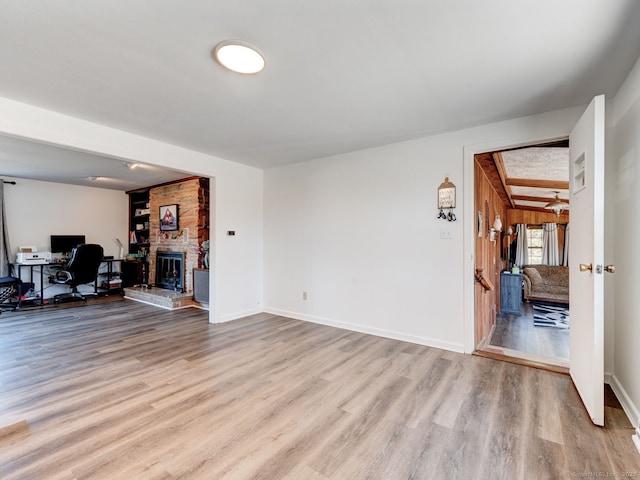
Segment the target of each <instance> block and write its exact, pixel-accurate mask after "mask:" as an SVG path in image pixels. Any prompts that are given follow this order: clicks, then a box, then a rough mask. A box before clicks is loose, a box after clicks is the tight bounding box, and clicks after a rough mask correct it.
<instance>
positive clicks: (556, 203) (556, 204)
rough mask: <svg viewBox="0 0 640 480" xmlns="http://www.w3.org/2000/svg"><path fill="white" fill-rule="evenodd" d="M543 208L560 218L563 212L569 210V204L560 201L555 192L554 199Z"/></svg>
mask: <svg viewBox="0 0 640 480" xmlns="http://www.w3.org/2000/svg"><path fill="white" fill-rule="evenodd" d="M544 208H545V209H546V210H552V211H553V212H555V214H556V215H558V216H560V213H561V212H562V211H564V210H569V204H568V203H567V202H565V201H563V200H560V198H559V197H558V193H557V192H556V198H554V199H553V200H552V201H550V202H549V203H547V204H546V205H545V206H544Z"/></svg>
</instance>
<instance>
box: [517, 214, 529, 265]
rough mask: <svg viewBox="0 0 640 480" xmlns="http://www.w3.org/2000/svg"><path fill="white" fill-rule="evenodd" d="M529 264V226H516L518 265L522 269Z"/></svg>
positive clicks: (522, 224)
mask: <svg viewBox="0 0 640 480" xmlns="http://www.w3.org/2000/svg"><path fill="white" fill-rule="evenodd" d="M528 263H529V248H528V245H527V226H526V225H525V224H524V223H518V224H516V265H518V266H519V267H522V266H523V265H527V264H528Z"/></svg>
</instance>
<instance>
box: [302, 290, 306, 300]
mask: <svg viewBox="0 0 640 480" xmlns="http://www.w3.org/2000/svg"><path fill="white" fill-rule="evenodd" d="M306 299H307V292H302V300H306Z"/></svg>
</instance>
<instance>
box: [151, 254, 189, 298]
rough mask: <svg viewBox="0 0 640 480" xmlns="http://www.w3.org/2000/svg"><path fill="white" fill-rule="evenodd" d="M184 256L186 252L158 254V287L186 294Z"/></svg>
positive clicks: (156, 284)
mask: <svg viewBox="0 0 640 480" xmlns="http://www.w3.org/2000/svg"><path fill="white" fill-rule="evenodd" d="M184 255H185V254H184V252H164V251H160V250H158V251H157V252H156V283H155V286H156V287H158V288H166V289H167V290H175V291H176V292H181V293H182V292H184Z"/></svg>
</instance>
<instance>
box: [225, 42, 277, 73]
mask: <svg viewBox="0 0 640 480" xmlns="http://www.w3.org/2000/svg"><path fill="white" fill-rule="evenodd" d="M213 58H215V59H216V61H217V62H218V63H219V64H220V65H222V66H223V67H224V68H227V69H229V70H231V71H232V72H236V73H244V74H254V73H258V72H261V71H262V70H263V69H264V67H265V60H264V55H262V52H260V50H258V48H257V47H255V46H253V45H251V44H250V43H247V42H243V41H241V40H224V41H222V42H220V43H219V44H218V45H216V48H215V50H214V51H213Z"/></svg>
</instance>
